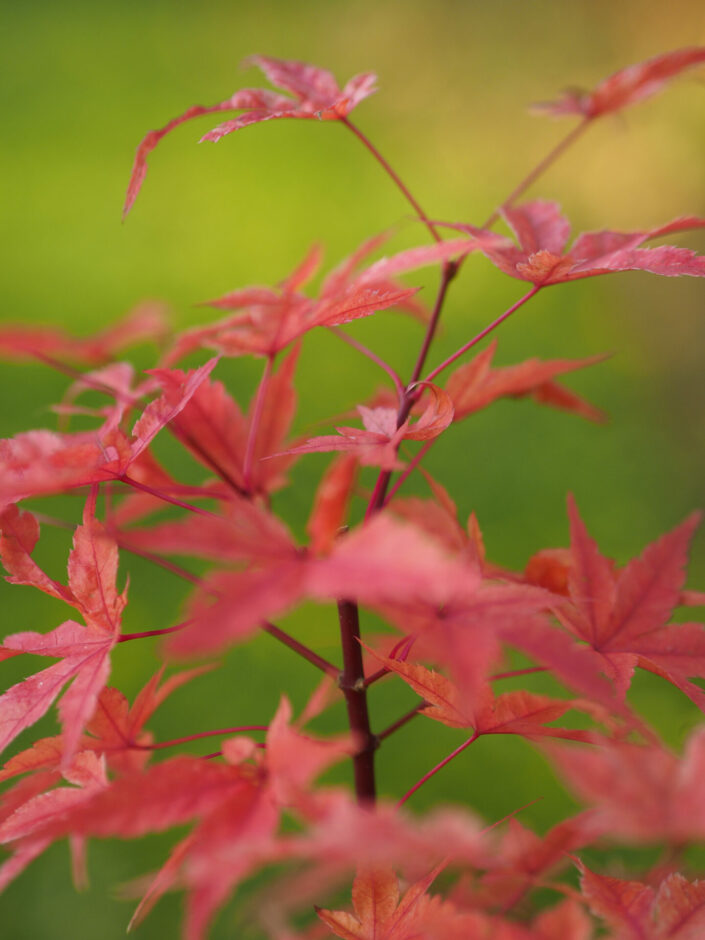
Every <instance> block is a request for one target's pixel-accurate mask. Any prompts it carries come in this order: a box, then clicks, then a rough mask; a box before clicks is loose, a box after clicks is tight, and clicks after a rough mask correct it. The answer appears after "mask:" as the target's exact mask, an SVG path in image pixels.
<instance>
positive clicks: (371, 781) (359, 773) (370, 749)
mask: <svg viewBox="0 0 705 940" xmlns="http://www.w3.org/2000/svg"><path fill="white" fill-rule="evenodd" d="M338 619H339V621H340V642H341V648H342V652H343V671H342V672H341V674H340V679H339V685H340V688H341V689H342V692H343V695H344V696H345V704H346V706H347V710H348V721H349V724H350V730H351V731H352V733H353V735H354V736H355V737H356V739H357V746H358V751H357V753H356V754H355V756H354V757H353V773H354V777H355V795H356V796H357V801H358V803H360V804H371V803H374V801H375V797H376V787H375V764H374V758H375V750H376V749H377V746H378V743H379V742H378V740H377V738H376V737H375V736H374V735H373V734H372V730H371V728H370V716H369V712H368V709H367V690H366V688H365V671H364V668H363V664H362V647H361V646H360V618H359V615H358V609H357V604H355V603H353V602H352V601H347V600H341V601H338Z"/></svg>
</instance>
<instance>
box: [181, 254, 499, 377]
mask: <svg viewBox="0 0 705 940" xmlns="http://www.w3.org/2000/svg"><path fill="white" fill-rule="evenodd" d="M489 238H490V239H492V240H496V236H494V235H491V236H489ZM379 241H380V238H378V239H375V240H370V241H368V242H365V244H364V245H362V246H361V247H360V248H359V249H358V250H357V251H356V252H354V254H353V255H352V256H351V258H349V259H347V261H345V262H343V263H342V265H340V266H339V267H338V268H336V269H335V270H334V271H333V272H332V273H331V274H330V275H329V277H328V278H327V279H326V280H325V281H324V282H323V286H322V287H321V290H320V294H319V296H318V298H311V297H308V296H306V295H305V294H302V293H301V292H300V291H299V290H298V288H299V287H300V286H301V285H302V284H303V283H304V279H305V278H306V277H308V276H310V274H311V273H312V269H313V266H314V263H317V261H318V258H319V254H320V252H319V249H318V248H317V246H314V248H313V249H312V250H311V252H310V253H309V255H308V256H307V258H306V259H304V261H303V262H302V264H301V265H300V266H299V267H298V268H297V269H296V271H294V272H293V274H292V275H290V276H289V277H288V278H286V279H285V280H284V282H283V283H282V284H281V286H280V288H279V289H278V290H275V289H272V288H269V287H245V288H242V289H240V290H235V291H232V292H230V293H228V294H225V295H224V296H223V297H220V298H218V299H217V300H210V301H207V305H208V306H211V307H216V308H218V309H220V310H232V311H241V312H237V313H234V314H233V315H231V316H229V317H226V318H225V319H224V320H220V321H219V322H217V323H213V324H209V325H207V326H203V327H194V328H192V329H189V330H186V331H185V332H184V333H182V334H181V335H180V336H178V337H177V339H176V343H175V345H174V347H173V349H172V350H171V351H170V352H169V354H168V356H167V358H166V361H167V362H169V363H173V362H175V361H177V360H178V359H180V358H182V357H183V356H184V355H186V354H187V353H188V352H191V351H192V350H193V349H196V348H198V347H200V346H207V347H210V348H213V349H216V350H217V351H218V352H220V353H222V354H223V355H226V356H242V355H246V354H250V355H255V356H270V357H272V356H275V355H277V353H279V352H280V351H281V350H282V349H285V348H286V347H287V346H288V345H289V344H290V343H292V342H294V341H295V340H296V339H298V338H299V337H301V336H302V335H303V334H304V333H307V332H308V331H309V330H312V329H314V327H317V326H324V327H331V326H340V325H342V324H345V323H349V322H351V321H352V320H358V319H360V318H362V317H367V316H370V315H371V314H373V313H375V312H377V311H379V310H386V309H389V308H390V307H398V308H400V309H409V308H410V301H411V298H412V297H413V296H414V294H416V292H417V290H418V288H414V287H406V286H404V285H402V284H400V283H398V282H397V281H396V280H395V278H396V277H397V276H398V275H399V274H403V273H406V272H408V271H412V270H415V269H416V268H420V267H424V266H427V265H430V264H436V263H437V262H439V261H445V260H448V259H450V258H453V257H458V256H463V255H466V254H468V253H469V252H471V251H476V250H479V248H480V246H481V244H482V243H484V242H483V240H482V239H479V238H478V239H459V238H456V239H452V240H450V241H447V242H440V243H437V244H434V245H424V246H421V247H419V248H410V249H406V250H405V251H401V252H398V253H397V254H395V255H392V256H391V257H389V258H381V259H380V260H379V261H376V262H375V263H374V264H372V265H370V266H369V267H368V268H365V269H363V270H361V271H356V268H357V266H358V265H359V263H360V260H361V259H363V258H364V257H366V255H367V254H368V253H369V252H370V251H371V250H373V249H374V248H376V247H377V244H378V243H379ZM301 272H303V273H301ZM417 309H418V306H417V305H411V310H412V311H413V312H415V311H416V310H417Z"/></svg>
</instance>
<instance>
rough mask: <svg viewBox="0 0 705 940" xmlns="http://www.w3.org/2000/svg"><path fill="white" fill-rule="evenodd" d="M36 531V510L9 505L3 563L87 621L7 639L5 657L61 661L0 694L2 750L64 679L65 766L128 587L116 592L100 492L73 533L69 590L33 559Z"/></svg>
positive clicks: (0, 547)
mask: <svg viewBox="0 0 705 940" xmlns="http://www.w3.org/2000/svg"><path fill="white" fill-rule="evenodd" d="M38 531H39V529H38V526H37V524H36V520H35V519H34V517H33V516H31V514H29V513H25V514H23V515H20V513H19V512H18V510H17V509H16V507H14V506H13V507H11V508H10V509H8V510H6V511H5V512H4V513H3V517H2V533H3V536H2V542H1V543H0V554H1V555H2V561H3V564H4V565H5V567H6V569H7V570H8V572H9V574H10V577H11V579H12V580H13V581H14V582H15V583H21V584H31V585H33V586H34V587H37V588H39V589H40V590H41V591H44V592H45V593H47V594H51V595H52V596H54V597H58V598H60V599H61V600H63V601H65V602H66V603H68V604H71V605H72V606H73V607H75V608H76V609H77V610H78V611H79V612H80V614H81V616H82V617H83V619H84V621H85V626H82V625H81V624H79V623H76V622H75V621H73V620H67V621H66V622H65V623H62V624H61V625H60V626H59V627H57V628H56V629H55V630H52V631H50V632H49V633H47V634H44V635H43V634H40V633H15V634H12V635H11V636H8V637H5V640H4V642H3V645H2V647H0V658H7V657H8V656H17V655H18V654H20V653H31V654H32V655H35V656H49V657H54V658H58V659H61V662H60V663H57V664H56V665H54V666H50V667H49V668H48V669H45V670H43V671H42V672H39V673H36V674H35V675H33V676H30V677H29V678H28V679H25V680H23V681H22V682H19V683H18V684H17V685H14V686H12V688H10V689H9V690H8V691H7V692H5V694H4V695H2V696H0V710H1V714H2V718H1V719H0V748H4V747H5V746H6V745H7V744H9V742H10V741H12V740H13V739H14V738H15V737H16V736H17V735H18V734H19V733H20V731H22V730H23V729H24V728H27V727H29V725H32V724H34V722H35V721H37V720H38V719H39V718H41V717H42V715H43V714H44V713H45V712H46V711H47V709H48V708H49V706H50V705H51V704H52V702H53V701H54V699H55V698H56V696H57V695H58V694H59V692H60V691H61V689H62V688H63V687H64V686H65V685H66V683H67V682H70V681H71V680H73V681H71V685H70V687H69V689H68V690H67V691H66V692H65V693H64V695H63V697H62V699H61V702H60V704H59V716H60V719H61V723H62V725H63V761H62V768H63V769H66V768H67V767H68V766H70V764H71V761H72V758H73V755H74V753H75V751H76V748H77V747H78V744H79V739H80V736H81V732H82V731H83V729H84V727H85V725H86V723H87V721H88V720H89V719H90V717H91V715H92V714H93V712H94V711H95V707H96V702H97V700H98V695H99V694H100V692H101V690H102V688H103V686H104V685H105V682H106V680H107V677H108V673H109V671H110V653H111V651H112V649H113V647H114V646H115V644H116V643H117V642H118V639H119V635H120V619H121V615H122V610H123V608H124V606H125V604H126V602H127V596H126V591H123V592H122V593H118V591H117V587H116V577H117V565H118V551H117V546H116V544H115V542H114V541H113V540H112V539H111V538H110V537H109V536H108V534H107V532H106V530H105V528H104V526H103V525H102V524H101V523H100V522H98V520H97V519H96V518H95V494H93V496H92V497H91V498H90V499H89V500H88V502H87V503H86V508H85V510H84V514H83V524H82V525H80V526H78V528H77V529H76V531H75V534H74V540H73V549H72V550H71V553H70V555H69V561H68V586H67V587H64V586H63V585H59V584H58V582H56V581H53V579H51V578H49V577H48V576H47V575H46V574H45V573H44V572H43V571H42V570H41V569H40V568H39V567H38V566H37V565H36V564H35V563H34V562H33V560H32V559H31V552H32V550H33V548H34V545H35V543H36V540H37V536H38Z"/></svg>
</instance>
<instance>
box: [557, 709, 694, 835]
mask: <svg viewBox="0 0 705 940" xmlns="http://www.w3.org/2000/svg"><path fill="white" fill-rule="evenodd" d="M600 745H601V746H600V747H599V748H597V747H596V748H569V747H560V746H558V745H555V744H554V745H551V746H548V745H545V747H546V750H547V753H548V754H549V756H550V757H551V760H552V761H553V762H554V763H555V764H556V766H557V767H558V769H559V770H560V773H561V775H562V776H563V777H564V779H565V780H566V781H567V782H568V784H569V785H570V787H571V788H572V789H573V790H575V792H576V793H577V794H578V796H579V797H580V798H581V799H582V800H584V801H586V802H588V803H589V804H591V805H593V806H595V807H596V812H597V814H598V824H599V827H600V828H601V829H603V830H604V831H605V832H606V833H610V834H612V835H614V836H615V837H623V838H626V839H630V840H632V841H639V842H654V841H659V842H660V841H664V840H665V841H668V842H673V843H679V842H691V841H693V840H696V839H702V838H703V837H704V836H705V807H704V806H703V799H702V776H703V773H705V734H704V733H703V729H702V728H701V729H699V730H696V731H695V732H694V733H693V734H692V735H691V736H690V738H689V740H688V742H687V743H686V747H685V754H684V756H683V758H682V759H681V760H678V758H676V756H675V755H674V754H673V753H672V752H671V751H669V750H667V749H666V748H664V747H662V746H660V745H658V744H649V745H643V746H641V745H636V744H631V743H629V742H619V741H609V740H602V741H601V742H600Z"/></svg>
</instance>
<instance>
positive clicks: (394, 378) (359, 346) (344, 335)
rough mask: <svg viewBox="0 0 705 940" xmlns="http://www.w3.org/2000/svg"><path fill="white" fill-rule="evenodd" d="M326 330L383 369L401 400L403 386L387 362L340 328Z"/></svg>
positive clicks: (334, 327) (331, 327)
mask: <svg viewBox="0 0 705 940" xmlns="http://www.w3.org/2000/svg"><path fill="white" fill-rule="evenodd" d="M328 329H329V330H330V332H331V333H334V334H335V335H336V336H337V337H338V339H342V340H343V342H345V343H347V344H348V346H352V348H353V349H356V350H357V351H358V352H359V353H362V355H363V356H367V358H368V359H370V360H371V361H372V362H374V363H375V365H378V366H379V367H380V369H384V371H385V372H386V373H387V375H388V376H389V377H390V378H391V380H392V382H394V387H395V388H396V390H397V395H398V396H399V399H400V400H401V398H402V396H403V394H404V384H403V382H402V380H401V379H400V378H399V376H398V374H397V373H396V372H395V371H394V369H393V368H392V367H391V366H390V365H389V363H388V362H385V360H384V359H382V357H381V356H378V355H377V353H376V352H373V351H372V350H371V349H369V348H368V347H367V346H365V345H364V343H361V342H360V341H359V340H356V339H354V338H353V337H352V336H350V335H349V334H348V333H346V332H345V330H341V329H340V327H337V326H330V327H328Z"/></svg>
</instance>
